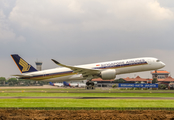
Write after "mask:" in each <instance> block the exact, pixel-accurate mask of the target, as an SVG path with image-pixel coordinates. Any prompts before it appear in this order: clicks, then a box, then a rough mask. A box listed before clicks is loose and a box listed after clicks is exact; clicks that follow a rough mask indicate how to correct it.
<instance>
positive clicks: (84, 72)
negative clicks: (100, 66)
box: [51, 59, 101, 76]
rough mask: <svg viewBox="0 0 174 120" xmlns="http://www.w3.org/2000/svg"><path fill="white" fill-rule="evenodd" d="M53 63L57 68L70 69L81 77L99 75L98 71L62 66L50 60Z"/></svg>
mask: <svg viewBox="0 0 174 120" xmlns="http://www.w3.org/2000/svg"><path fill="white" fill-rule="evenodd" d="M51 60H52V61H53V62H54V63H56V64H57V65H59V66H62V67H67V68H70V69H71V70H73V71H74V72H75V73H79V74H82V75H83V76H90V75H98V74H100V72H101V71H100V70H94V69H88V68H81V67H74V66H68V65H64V64H61V63H59V62H58V61H56V60H54V59H51Z"/></svg>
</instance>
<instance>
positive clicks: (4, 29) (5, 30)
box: [0, 1, 25, 43]
mask: <svg viewBox="0 0 174 120" xmlns="http://www.w3.org/2000/svg"><path fill="white" fill-rule="evenodd" d="M0 3H1V4H3V5H4V6H3V7H1V8H0V42H1V43H8V42H11V41H16V42H18V41H20V42H21V40H22V41H25V38H24V37H23V36H22V35H20V36H19V37H18V35H17V34H16V33H15V32H14V31H13V29H12V28H11V26H10V22H9V20H8V16H7V15H5V14H4V12H5V11H6V10H7V9H9V7H10V5H9V4H8V2H6V1H1V2H0ZM3 8H4V9H3Z"/></svg>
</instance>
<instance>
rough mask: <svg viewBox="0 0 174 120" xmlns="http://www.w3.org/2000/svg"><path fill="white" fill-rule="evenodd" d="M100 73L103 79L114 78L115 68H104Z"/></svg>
mask: <svg viewBox="0 0 174 120" xmlns="http://www.w3.org/2000/svg"><path fill="white" fill-rule="evenodd" d="M100 75H101V78H102V79H103V80H110V79H114V78H115V77H116V70H115V69H108V70H104V71H102V72H101V74H100Z"/></svg>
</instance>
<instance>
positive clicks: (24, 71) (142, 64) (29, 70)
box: [11, 54, 165, 89]
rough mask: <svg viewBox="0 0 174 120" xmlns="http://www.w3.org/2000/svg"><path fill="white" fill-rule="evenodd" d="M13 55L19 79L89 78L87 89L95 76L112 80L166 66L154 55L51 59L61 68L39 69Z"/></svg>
mask: <svg viewBox="0 0 174 120" xmlns="http://www.w3.org/2000/svg"><path fill="white" fill-rule="evenodd" d="M11 57H12V59H13V60H14V62H15V63H16V65H17V66H18V68H19V70H20V72H21V74H17V75H13V76H16V77H17V78H19V79H28V80H36V81H48V82H62V81H72V80H88V81H87V82H86V85H87V89H88V88H89V89H90V86H94V82H93V81H92V79H94V78H101V79H103V80H110V79H115V78H116V75H120V74H126V73H134V72H142V71H151V70H157V69H160V68H163V67H164V66H165V64H164V63H163V62H162V61H160V60H158V59H157V58H153V57H142V58H133V59H125V60H117V61H108V62H100V63H93V64H85V65H78V66H69V65H64V64H61V63H59V62H58V61H56V60H54V59H51V60H52V61H53V62H54V63H55V64H57V65H59V66H61V68H54V69H48V70H42V71H37V70H36V69H35V68H34V67H33V66H32V65H30V64H28V63H27V62H26V61H25V60H24V59H22V58H21V57H20V56H19V55H18V54H12V55H11Z"/></svg>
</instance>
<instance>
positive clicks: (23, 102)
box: [0, 99, 174, 107]
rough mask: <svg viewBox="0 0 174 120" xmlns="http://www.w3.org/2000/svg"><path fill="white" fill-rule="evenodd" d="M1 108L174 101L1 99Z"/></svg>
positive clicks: (168, 103)
mask: <svg viewBox="0 0 174 120" xmlns="http://www.w3.org/2000/svg"><path fill="white" fill-rule="evenodd" d="M0 107H174V100H137V99H134V100H121V99H117V100H101V99H93V100H86V99H83V100H82V99H0Z"/></svg>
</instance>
